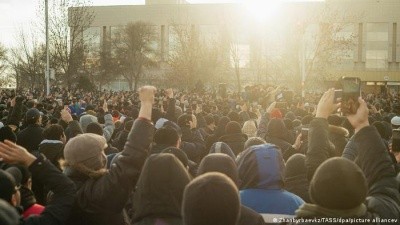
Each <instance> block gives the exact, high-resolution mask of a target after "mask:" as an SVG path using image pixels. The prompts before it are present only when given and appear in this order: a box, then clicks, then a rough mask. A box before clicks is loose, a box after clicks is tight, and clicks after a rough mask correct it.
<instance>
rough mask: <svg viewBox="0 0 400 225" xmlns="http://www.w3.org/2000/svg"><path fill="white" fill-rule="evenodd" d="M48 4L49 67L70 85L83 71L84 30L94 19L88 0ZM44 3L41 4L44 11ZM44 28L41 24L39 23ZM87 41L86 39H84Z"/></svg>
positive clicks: (59, 1) (86, 46)
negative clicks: (50, 61)
mask: <svg viewBox="0 0 400 225" xmlns="http://www.w3.org/2000/svg"><path fill="white" fill-rule="evenodd" d="M50 3H51V4H50V6H49V36H50V57H51V60H52V63H51V67H52V68H54V69H55V70H56V74H57V75H58V77H57V78H58V79H59V80H61V81H63V83H64V84H65V85H66V86H68V87H70V86H71V85H72V84H74V83H76V81H77V78H78V75H80V73H82V72H84V69H85V68H84V65H85V60H86V57H87V54H88V51H89V49H88V45H87V43H86V42H87V41H88V39H90V38H92V36H91V35H90V34H85V31H86V30H87V29H88V28H89V27H90V25H91V24H92V22H93V19H94V13H93V10H92V8H91V7H90V5H91V2H90V0H52V1H50ZM43 9H44V6H43V5H41V6H40V11H41V14H43V13H42V12H43ZM41 26H42V27H43V28H44V24H41ZM43 31H44V29H43ZM85 41H86V42H85Z"/></svg>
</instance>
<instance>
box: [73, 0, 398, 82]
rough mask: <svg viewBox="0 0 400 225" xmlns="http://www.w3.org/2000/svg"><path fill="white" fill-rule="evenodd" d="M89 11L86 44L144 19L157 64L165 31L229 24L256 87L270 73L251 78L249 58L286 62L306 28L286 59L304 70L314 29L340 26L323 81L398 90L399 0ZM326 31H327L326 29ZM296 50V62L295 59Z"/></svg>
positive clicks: (157, 1) (173, 3)
mask: <svg viewBox="0 0 400 225" xmlns="http://www.w3.org/2000/svg"><path fill="white" fill-rule="evenodd" d="M259 2H261V1H259ZM266 2H269V1H266ZM71 12H73V9H72V10H71ZM93 12H94V16H95V17H94V21H93V23H92V25H91V27H90V28H89V29H87V30H86V31H85V33H86V34H91V35H95V36H96V38H94V39H91V45H93V46H95V47H96V46H97V47H99V48H100V46H101V45H102V44H103V41H104V40H106V39H107V38H110V37H112V36H113V34H114V33H115V32H117V31H118V30H120V29H121V27H123V26H124V25H126V24H127V23H129V22H135V21H145V22H149V23H151V24H153V25H154V26H155V28H156V31H157V35H158V42H157V43H156V45H155V47H156V48H157V51H159V53H160V56H161V58H160V59H161V60H163V61H165V60H166V59H167V58H168V54H169V52H170V51H171V49H172V46H173V45H174V44H176V43H175V42H176V37H175V36H174V32H173V29H172V27H173V26H175V25H177V24H178V25H189V26H191V27H192V28H193V29H195V30H196V31H198V32H197V33H198V34H199V38H202V39H203V40H207V39H208V38H212V37H214V36H216V35H218V34H220V31H221V29H223V28H224V27H226V26H230V25H232V24H234V25H235V27H237V28H238V29H236V30H237V33H236V34H235V35H236V36H237V38H236V40H237V45H238V50H239V51H240V56H241V62H240V65H241V67H243V70H244V71H246V72H244V73H243V74H244V76H243V79H244V80H250V81H254V82H256V81H259V82H261V81H262V82H264V81H266V80H268V79H267V78H266V77H267V76H268V74H271V73H273V72H274V71H273V68H271V67H268V63H265V64H266V65H267V66H266V68H264V69H263V72H262V73H261V75H260V73H259V72H254V71H256V68H254V63H253V61H254V58H255V56H261V58H262V60H263V61H265V62H268V61H272V59H274V58H279V57H280V58H281V60H283V61H285V60H289V59H288V58H285V57H282V56H287V54H286V55H285V54H283V49H285V50H288V49H290V48H292V47H293V46H292V45H290V44H288V43H289V40H292V39H293V36H295V35H296V34H297V33H295V31H294V30H296V29H299V27H302V26H306V27H302V29H304V30H306V31H304V32H303V33H302V34H303V37H301V38H300V37H296V38H298V40H300V45H298V46H300V47H299V48H298V49H297V52H296V51H295V52H294V53H293V54H292V55H291V57H292V56H293V55H295V58H296V57H297V59H298V61H299V64H302V63H303V64H304V61H307V60H308V61H309V60H310V59H312V57H314V56H315V54H316V53H315V52H316V51H318V50H316V49H315V47H313V46H315V45H316V43H315V42H318V41H317V40H316V36H318V32H320V30H319V29H321V27H320V26H319V24H321V23H336V24H337V25H338V26H341V28H340V29H338V30H337V31H335V32H336V34H335V35H334V36H335V37H339V38H338V40H342V39H340V38H343V39H350V38H353V39H354V40H353V41H352V44H351V45H349V48H348V49H341V51H342V53H341V54H339V56H338V58H339V59H340V63H337V64H336V63H333V64H332V65H329V68H324V70H329V71H331V74H333V75H334V76H333V77H331V78H330V79H335V78H334V77H338V76H357V77H360V78H361V79H362V80H363V81H364V82H365V83H364V84H365V85H366V86H368V88H376V89H377V90H378V89H379V87H378V86H390V87H397V86H399V85H400V66H399V64H400V27H399V24H400V13H399V12H400V0H326V1H286V2H284V3H282V4H279V6H277V5H273V4H266V5H264V6H263V7H261V6H260V7H259V8H254V6H252V7H247V6H246V5H244V4H188V3H187V2H186V1H183V0H147V1H146V4H145V5H127V6H95V7H93ZM327 13H328V14H329V13H331V15H330V16H326V17H324V14H327ZM310 18H312V19H311V20H310ZM335 20H336V21H335ZM329 29H334V26H333V27H330V28H329ZM332 32H334V31H332ZM299 52H300V53H301V55H303V56H298V55H299ZM302 58H303V59H302ZM302 60H304V61H303V62H302ZM303 66H304V65H303ZM299 67H300V68H301V67H302V65H299ZM305 67H307V66H305ZM312 72H313V71H308V70H306V69H303V70H302V69H300V73H301V74H302V75H300V76H302V77H303V80H305V82H307V76H308V73H312ZM314 72H315V71H314ZM262 74H265V76H264V75H262ZM278 77H279V75H278Z"/></svg>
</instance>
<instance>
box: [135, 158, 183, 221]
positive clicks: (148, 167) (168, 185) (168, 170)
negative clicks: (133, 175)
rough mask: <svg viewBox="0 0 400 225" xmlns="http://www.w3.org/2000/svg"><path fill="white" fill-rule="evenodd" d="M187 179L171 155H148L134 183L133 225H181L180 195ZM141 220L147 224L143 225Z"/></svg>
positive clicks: (178, 163) (181, 167) (176, 160)
mask: <svg viewBox="0 0 400 225" xmlns="http://www.w3.org/2000/svg"><path fill="white" fill-rule="evenodd" d="M189 182H190V175H189V174H188V172H187V171H186V169H185V168H184V167H183V165H182V164H181V163H180V162H179V160H178V159H177V158H176V157H174V156H173V155H171V154H156V155H151V156H150V157H149V158H148V159H147V161H146V163H145V165H144V166H143V172H142V173H141V174H140V178H139V180H138V183H137V188H136V191H135V194H134V197H133V208H134V212H135V213H134V217H133V222H134V224H148V225H153V224H157V223H156V222H157V220H161V219H162V220H164V222H167V223H166V224H182V222H181V223H179V220H180V219H181V206H182V198H183V191H184V189H185V186H186V185H187V184H189ZM144 220H145V221H146V222H144Z"/></svg>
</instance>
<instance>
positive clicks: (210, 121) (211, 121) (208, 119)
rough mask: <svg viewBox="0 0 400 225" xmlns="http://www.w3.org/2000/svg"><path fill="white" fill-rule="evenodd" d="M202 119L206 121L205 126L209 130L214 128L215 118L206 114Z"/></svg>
mask: <svg viewBox="0 0 400 225" xmlns="http://www.w3.org/2000/svg"><path fill="white" fill-rule="evenodd" d="M204 120H205V121H206V124H207V127H208V128H210V129H211V130H214V129H215V127H216V125H215V120H214V117H213V116H212V115H207V116H205V117H204Z"/></svg>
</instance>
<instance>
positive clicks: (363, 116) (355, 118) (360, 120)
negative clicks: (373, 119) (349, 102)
mask: <svg viewBox="0 0 400 225" xmlns="http://www.w3.org/2000/svg"><path fill="white" fill-rule="evenodd" d="M358 103H359V104H360V106H359V107H358V109H357V112H356V114H354V115H348V116H347V119H348V120H349V122H350V123H351V125H352V126H353V127H354V129H355V133H357V132H358V131H359V130H361V129H362V128H363V127H366V126H369V122H368V113H369V110H368V106H367V103H366V102H365V101H364V100H363V99H362V98H361V97H360V98H358Z"/></svg>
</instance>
